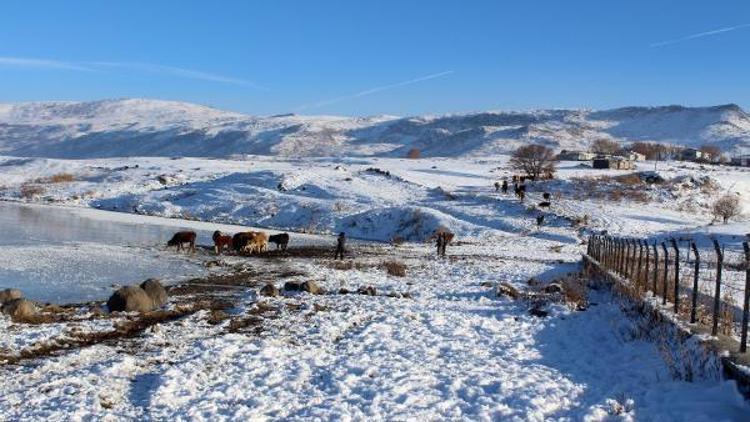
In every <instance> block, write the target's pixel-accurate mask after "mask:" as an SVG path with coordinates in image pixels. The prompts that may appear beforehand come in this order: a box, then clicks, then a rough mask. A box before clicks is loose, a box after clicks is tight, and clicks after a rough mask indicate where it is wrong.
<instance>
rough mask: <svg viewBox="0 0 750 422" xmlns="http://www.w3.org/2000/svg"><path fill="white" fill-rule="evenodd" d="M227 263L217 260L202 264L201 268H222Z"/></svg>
mask: <svg viewBox="0 0 750 422" xmlns="http://www.w3.org/2000/svg"><path fill="white" fill-rule="evenodd" d="M226 265H227V263H226V262H224V261H220V260H218V259H213V260H211V261H206V262H204V263H203V266H204V267H206V268H213V267H224V266H226Z"/></svg>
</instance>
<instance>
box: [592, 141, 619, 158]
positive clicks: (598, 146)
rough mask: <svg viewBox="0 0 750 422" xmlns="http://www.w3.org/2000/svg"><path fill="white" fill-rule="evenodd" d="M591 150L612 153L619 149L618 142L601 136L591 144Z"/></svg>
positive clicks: (605, 153) (598, 152)
mask: <svg viewBox="0 0 750 422" xmlns="http://www.w3.org/2000/svg"><path fill="white" fill-rule="evenodd" d="M590 149H591V152H593V153H595V154H603V155H613V154H617V153H618V152H619V151H620V144H618V143H617V141H613V140H611V139H606V138H601V139H597V140H595V141H594V142H593V143H592V144H591V148H590Z"/></svg>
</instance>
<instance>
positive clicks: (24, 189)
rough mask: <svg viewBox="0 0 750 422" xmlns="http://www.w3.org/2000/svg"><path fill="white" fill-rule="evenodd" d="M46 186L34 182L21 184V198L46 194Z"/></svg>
mask: <svg viewBox="0 0 750 422" xmlns="http://www.w3.org/2000/svg"><path fill="white" fill-rule="evenodd" d="M45 191H46V190H45V189H44V186H41V185H37V184H34V183H24V184H23V185H21V198H25V199H31V198H34V197H37V196H40V195H44V192H45Z"/></svg>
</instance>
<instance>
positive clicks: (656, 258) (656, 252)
mask: <svg viewBox="0 0 750 422" xmlns="http://www.w3.org/2000/svg"><path fill="white" fill-rule="evenodd" d="M658 279H659V248H658V247H657V243H656V241H654V297H657V295H658V294H659V293H658V292H659V289H658V288H657V286H656V283H657V280H658Z"/></svg>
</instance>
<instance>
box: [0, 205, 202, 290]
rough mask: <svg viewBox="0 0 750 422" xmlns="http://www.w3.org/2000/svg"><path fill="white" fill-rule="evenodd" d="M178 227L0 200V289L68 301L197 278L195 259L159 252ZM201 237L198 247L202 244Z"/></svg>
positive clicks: (156, 220)
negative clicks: (153, 281) (151, 282)
mask: <svg viewBox="0 0 750 422" xmlns="http://www.w3.org/2000/svg"><path fill="white" fill-rule="evenodd" d="M162 220H164V221H162ZM179 228H182V227H181V226H180V222H179V221H169V220H166V219H159V218H152V217H141V216H137V215H121V214H117V213H112V212H105V211H96V210H91V209H76V208H63V207H53V206H39V205H22V204H13V203H0V233H2V236H0V249H1V250H2V254H0V288H7V287H15V288H19V289H21V290H23V292H24V294H25V295H26V296H27V297H29V298H31V299H34V300H38V301H42V302H53V303H69V302H79V301H87V300H99V299H105V298H106V297H108V295H109V294H110V293H111V291H112V290H113V289H112V285H113V284H125V283H132V282H140V281H142V280H144V279H146V278H149V277H159V278H166V279H175V278H180V277H185V276H190V275H199V274H201V273H202V272H204V271H205V270H204V269H203V266H202V265H201V263H200V261H199V260H198V259H196V258H194V257H189V256H187V255H184V254H176V253H174V251H166V250H165V248H164V245H165V242H166V241H167V239H169V238H170V237H171V236H172V234H173V233H174V232H175V231H176V230H178V229H179ZM184 228H187V227H184ZM206 236H207V234H206V232H201V233H200V239H199V242H200V243H209V241H210V239H209V238H207V237H206Z"/></svg>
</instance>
